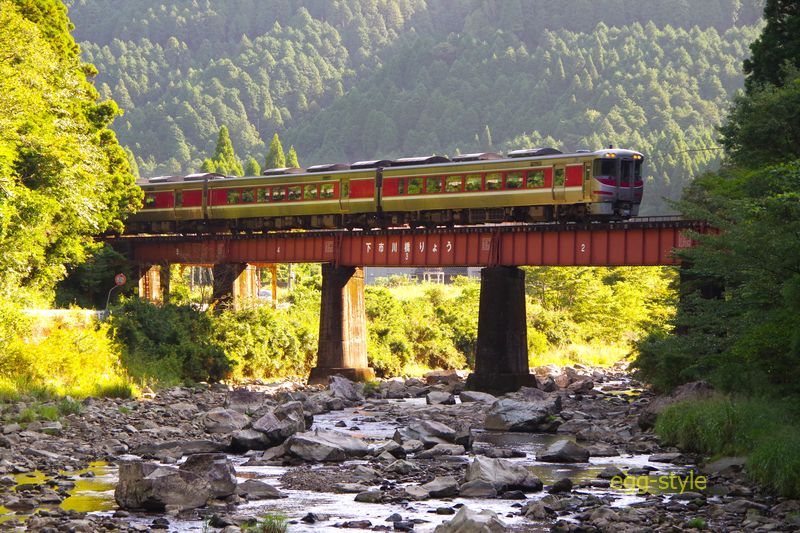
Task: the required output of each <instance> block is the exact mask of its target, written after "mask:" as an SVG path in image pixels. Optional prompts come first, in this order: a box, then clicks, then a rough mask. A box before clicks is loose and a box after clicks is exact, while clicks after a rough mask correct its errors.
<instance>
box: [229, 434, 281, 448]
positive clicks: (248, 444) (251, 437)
mask: <svg viewBox="0 0 800 533" xmlns="http://www.w3.org/2000/svg"><path fill="white" fill-rule="evenodd" d="M273 446H274V445H273V441H272V440H271V439H270V438H269V437H268V436H267V435H266V434H265V433H262V432H260V431H256V430H255V429H240V430H239V431H234V432H233V434H232V435H231V450H233V451H247V450H266V449H269V448H271V447H273Z"/></svg>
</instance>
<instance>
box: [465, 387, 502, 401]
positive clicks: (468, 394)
mask: <svg viewBox="0 0 800 533" xmlns="http://www.w3.org/2000/svg"><path fill="white" fill-rule="evenodd" d="M459 398H461V403H470V402H480V403H494V402H496V401H497V398H496V397H495V396H492V395H491V394H489V393H488V392H478V391H468V390H465V391H463V392H462V393H461V394H459Z"/></svg>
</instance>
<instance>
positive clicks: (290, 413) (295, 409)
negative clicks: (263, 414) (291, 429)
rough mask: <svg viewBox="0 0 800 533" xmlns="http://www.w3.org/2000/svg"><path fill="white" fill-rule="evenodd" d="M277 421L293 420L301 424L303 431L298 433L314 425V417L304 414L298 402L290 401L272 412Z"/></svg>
mask: <svg viewBox="0 0 800 533" xmlns="http://www.w3.org/2000/svg"><path fill="white" fill-rule="evenodd" d="M272 412H273V413H275V416H277V417H278V419H279V420H293V421H295V422H297V423H301V422H302V423H303V429H300V430H298V431H305V430H306V429H310V428H311V426H312V425H314V415H313V414H311V413H306V412H305V410H304V409H303V403H302V402H299V401H291V402H286V403H282V404H280V405H279V406H278V407H276V408H275V409H273V411H272Z"/></svg>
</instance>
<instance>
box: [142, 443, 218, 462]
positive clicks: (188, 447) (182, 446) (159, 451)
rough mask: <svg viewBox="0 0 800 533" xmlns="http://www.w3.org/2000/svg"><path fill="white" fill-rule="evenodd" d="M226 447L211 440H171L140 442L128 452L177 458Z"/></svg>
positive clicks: (144, 455)
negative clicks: (140, 443) (152, 442)
mask: <svg viewBox="0 0 800 533" xmlns="http://www.w3.org/2000/svg"><path fill="white" fill-rule="evenodd" d="M225 448H227V446H226V445H225V444H224V443H221V442H214V441H212V440H203V439H201V440H173V441H165V442H159V443H156V444H142V445H140V446H136V447H134V448H131V450H130V453H132V454H133V455H138V456H140V457H149V458H155V459H160V460H164V459H168V458H172V459H179V458H181V457H183V456H184V455H191V454H193V453H218V452H222V451H224V450H225Z"/></svg>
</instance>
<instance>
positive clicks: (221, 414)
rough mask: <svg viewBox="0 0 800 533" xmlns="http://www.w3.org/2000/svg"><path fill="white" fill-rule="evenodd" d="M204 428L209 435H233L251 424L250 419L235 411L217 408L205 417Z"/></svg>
mask: <svg viewBox="0 0 800 533" xmlns="http://www.w3.org/2000/svg"><path fill="white" fill-rule="evenodd" d="M202 420H203V426H205V428H206V431H207V432H208V433H232V432H234V431H237V430H239V429H242V428H244V427H245V426H246V425H247V424H249V423H250V418H249V417H247V416H246V415H244V414H242V413H240V412H239V411H235V410H233V409H225V408H224V407H217V408H215V409H212V410H210V411H208V412H207V413H205V414H204V415H203V418H202Z"/></svg>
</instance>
